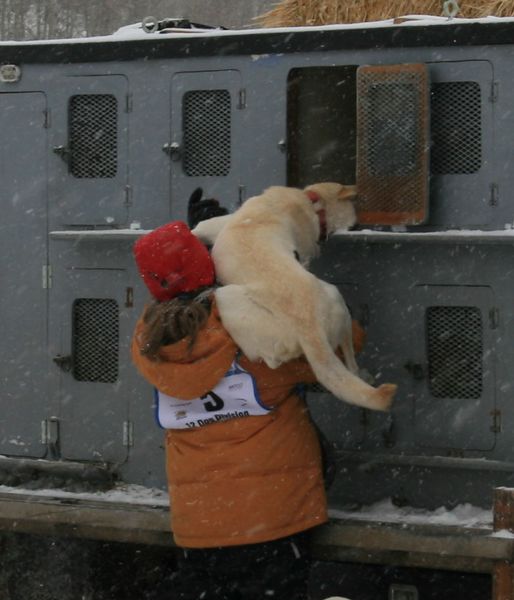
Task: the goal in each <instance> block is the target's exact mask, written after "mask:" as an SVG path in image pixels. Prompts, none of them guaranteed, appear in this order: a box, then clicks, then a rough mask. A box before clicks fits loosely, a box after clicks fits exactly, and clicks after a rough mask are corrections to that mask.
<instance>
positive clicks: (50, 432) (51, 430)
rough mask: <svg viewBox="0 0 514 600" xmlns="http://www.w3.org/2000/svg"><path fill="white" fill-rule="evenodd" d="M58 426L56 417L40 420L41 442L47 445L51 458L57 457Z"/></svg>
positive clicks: (58, 455)
mask: <svg viewBox="0 0 514 600" xmlns="http://www.w3.org/2000/svg"><path fill="white" fill-rule="evenodd" d="M59 440H60V428H59V419H58V418H57V417H49V418H48V419H44V420H43V421H41V443H42V444H44V445H45V446H48V450H49V454H50V456H51V457H52V458H59V457H60V451H59Z"/></svg>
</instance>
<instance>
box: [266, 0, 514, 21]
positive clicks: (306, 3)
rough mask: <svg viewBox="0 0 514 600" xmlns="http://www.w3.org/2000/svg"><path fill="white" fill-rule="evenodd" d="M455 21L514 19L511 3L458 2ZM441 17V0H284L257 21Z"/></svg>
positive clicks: (501, 0)
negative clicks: (461, 18) (481, 18)
mask: <svg viewBox="0 0 514 600" xmlns="http://www.w3.org/2000/svg"><path fill="white" fill-rule="evenodd" d="M459 7H460V10H459V13H458V15H457V16H458V17H466V18H477V17H486V16H490V15H494V16H498V17H507V16H513V15H514V0H482V1H480V0H460V1H459ZM412 14H416V15H436V16H441V15H442V14H443V1H442V0H397V1H395V2H392V1H391V0H389V1H387V0H283V1H282V2H280V3H278V4H277V5H276V6H275V7H274V8H273V9H272V10H270V11H268V12H267V13H265V14H263V15H261V16H260V17H257V19H256V20H257V22H258V24H260V25H262V26H263V27H298V26H305V25H329V24H333V23H362V22H366V21H382V20H384V19H393V18H395V17H401V16H404V15H412Z"/></svg>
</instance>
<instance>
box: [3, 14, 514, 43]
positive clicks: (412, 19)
mask: <svg viewBox="0 0 514 600" xmlns="http://www.w3.org/2000/svg"><path fill="white" fill-rule="evenodd" d="M400 19H401V21H398V20H397V19H386V20H384V21H369V22H368V21H366V22H361V23H344V24H335V25H319V26H305V27H273V28H259V29H227V30H223V29H166V30H165V31H164V32H154V33H146V32H145V31H144V30H143V29H142V27H141V23H135V24H132V25H127V26H124V27H121V28H120V29H118V30H117V31H116V32H114V33H113V34H111V35H104V36H94V37H83V38H63V39H57V40H32V41H12V40H9V41H2V42H0V47H2V46H12V45H16V46H28V45H34V44H36V45H41V44H70V43H74V44H86V43H100V42H103V43H105V42H120V41H122V42H125V41H126V42H129V41H134V40H139V41H140V40H148V41H155V40H163V39H177V38H179V39H185V38H191V36H194V37H198V36H199V37H232V36H249V35H250V36H254V35H255V36H258V35H262V34H269V33H291V32H292V31H294V32H307V31H332V30H350V29H370V28H387V27H420V26H427V25H429V26H432V25H457V24H458V25H461V24H468V23H482V24H491V23H506V22H514V17H492V16H490V17H482V18H480V19H463V18H452V19H449V18H447V17H439V16H432V15H405V16H402V17H401V18H400Z"/></svg>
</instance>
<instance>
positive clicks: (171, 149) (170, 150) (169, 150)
mask: <svg viewBox="0 0 514 600" xmlns="http://www.w3.org/2000/svg"><path fill="white" fill-rule="evenodd" d="M162 151H163V152H166V154H167V155H168V156H169V157H170V158H171V160H173V161H177V160H180V158H181V155H182V150H181V148H180V145H179V144H178V143H177V142H173V143H172V144H164V146H163V147H162Z"/></svg>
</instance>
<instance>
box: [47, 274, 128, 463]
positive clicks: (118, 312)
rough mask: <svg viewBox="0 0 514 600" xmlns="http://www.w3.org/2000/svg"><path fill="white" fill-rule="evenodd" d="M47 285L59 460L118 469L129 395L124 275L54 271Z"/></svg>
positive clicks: (122, 449) (122, 454) (122, 456)
mask: <svg viewBox="0 0 514 600" xmlns="http://www.w3.org/2000/svg"><path fill="white" fill-rule="evenodd" d="M54 280H55V282H56V284H55V285H54V287H53V289H52V314H51V321H50V325H51V332H52V333H51V343H52V350H53V353H54V361H55V365H54V372H55V373H58V377H59V394H58V397H59V402H60V408H59V414H58V416H59V442H60V450H61V454H62V457H63V458H66V459H70V460H90V461H102V462H115V463H118V462H121V461H123V460H124V459H125V457H126V453H127V448H126V447H125V446H124V443H123V432H124V427H125V425H124V424H125V423H127V418H128V401H129V395H130V393H131V391H130V390H128V389H127V387H128V385H127V384H126V383H125V380H124V375H123V374H124V373H125V372H126V370H127V369H129V368H130V364H129V360H128V358H127V356H128V350H126V349H127V346H128V341H127V340H128V339H129V338H130V333H131V332H130V329H131V326H130V325H129V323H128V321H129V318H128V312H127V310H126V308H125V305H126V304H127V274H126V271H125V270H123V269H115V268H87V267H82V266H81V267H77V268H73V267H71V268H60V269H58V270H56V273H55V275H54ZM57 282H60V285H57ZM122 347H123V348H125V351H124V352H123V355H122V352H121V348H122Z"/></svg>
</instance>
